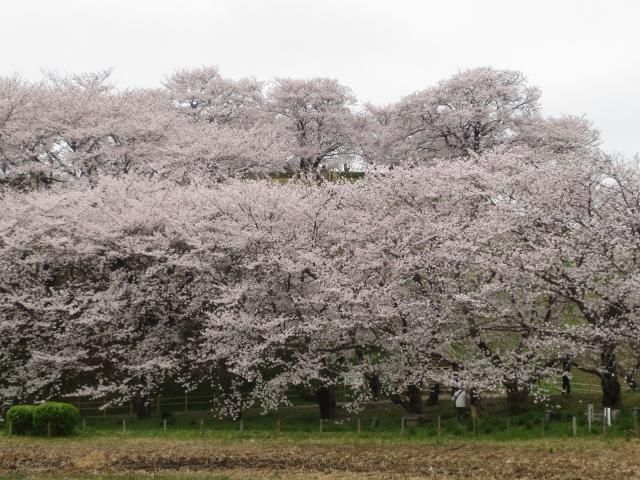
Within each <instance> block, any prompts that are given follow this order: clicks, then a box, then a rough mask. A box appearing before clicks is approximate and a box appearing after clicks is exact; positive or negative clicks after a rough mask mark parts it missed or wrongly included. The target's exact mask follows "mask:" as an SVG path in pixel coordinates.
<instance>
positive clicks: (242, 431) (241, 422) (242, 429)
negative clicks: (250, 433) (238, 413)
mask: <svg viewBox="0 0 640 480" xmlns="http://www.w3.org/2000/svg"><path fill="white" fill-rule="evenodd" d="M243 433H244V420H243V419H242V418H241V419H240V435H242V434H243Z"/></svg>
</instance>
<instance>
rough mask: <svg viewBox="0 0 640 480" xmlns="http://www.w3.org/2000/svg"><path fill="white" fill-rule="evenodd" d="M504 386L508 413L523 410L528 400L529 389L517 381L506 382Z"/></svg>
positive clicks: (521, 411)
mask: <svg viewBox="0 0 640 480" xmlns="http://www.w3.org/2000/svg"><path fill="white" fill-rule="evenodd" d="M505 386H506V388H507V407H508V408H509V413H510V414H512V415H513V414H518V413H523V412H525V411H526V410H527V403H528V400H529V389H528V388H526V387H522V386H520V385H518V383H517V382H508V383H507V384H505Z"/></svg>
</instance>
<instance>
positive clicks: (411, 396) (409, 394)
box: [391, 385, 422, 415]
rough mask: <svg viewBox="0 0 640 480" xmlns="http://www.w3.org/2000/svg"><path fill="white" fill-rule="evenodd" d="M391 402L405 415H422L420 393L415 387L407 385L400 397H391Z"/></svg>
mask: <svg viewBox="0 0 640 480" xmlns="http://www.w3.org/2000/svg"><path fill="white" fill-rule="evenodd" d="M391 401H392V402H393V403H396V404H398V405H400V406H401V407H402V408H404V409H405V410H406V412H407V413H411V414H415V415H420V414H421V413H422V392H421V391H420V388H419V387H417V386H416V385H409V386H408V387H407V388H406V390H405V391H404V393H403V394H402V395H393V396H392V397H391Z"/></svg>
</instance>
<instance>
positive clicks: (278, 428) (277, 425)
mask: <svg viewBox="0 0 640 480" xmlns="http://www.w3.org/2000/svg"><path fill="white" fill-rule="evenodd" d="M276 433H280V417H278V418H277V419H276Z"/></svg>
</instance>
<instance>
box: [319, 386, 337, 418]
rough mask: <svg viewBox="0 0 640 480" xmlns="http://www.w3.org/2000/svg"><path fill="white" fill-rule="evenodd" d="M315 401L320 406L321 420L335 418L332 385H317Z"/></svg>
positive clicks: (334, 400)
mask: <svg viewBox="0 0 640 480" xmlns="http://www.w3.org/2000/svg"><path fill="white" fill-rule="evenodd" d="M316 401H317V402H318V406H319V407H320V418H322V419H323V420H335V419H336V414H337V404H336V389H335V387H334V386H333V385H329V386H326V387H324V386H323V387H318V388H317V389H316Z"/></svg>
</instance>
